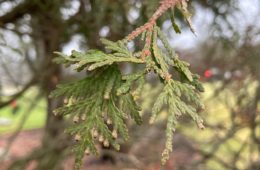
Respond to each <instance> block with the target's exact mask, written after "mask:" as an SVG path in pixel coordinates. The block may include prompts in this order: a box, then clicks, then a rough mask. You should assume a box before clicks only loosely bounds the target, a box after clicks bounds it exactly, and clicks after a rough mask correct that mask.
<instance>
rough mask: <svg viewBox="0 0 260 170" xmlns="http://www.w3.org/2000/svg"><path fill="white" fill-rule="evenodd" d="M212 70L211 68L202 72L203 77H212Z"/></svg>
mask: <svg viewBox="0 0 260 170" xmlns="http://www.w3.org/2000/svg"><path fill="white" fill-rule="evenodd" d="M212 75H213V74H212V71H211V70H206V71H205V72H204V77H206V78H210V77H212Z"/></svg>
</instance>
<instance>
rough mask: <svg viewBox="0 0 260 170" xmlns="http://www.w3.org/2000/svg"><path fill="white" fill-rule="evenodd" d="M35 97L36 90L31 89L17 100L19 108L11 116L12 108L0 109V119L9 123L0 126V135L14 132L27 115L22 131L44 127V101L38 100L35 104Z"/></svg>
mask: <svg viewBox="0 0 260 170" xmlns="http://www.w3.org/2000/svg"><path fill="white" fill-rule="evenodd" d="M36 95H37V88H31V89H30V90H29V91H28V92H27V93H26V94H25V95H24V96H22V97H21V98H19V99H18V100H17V105H18V106H19V110H18V112H17V113H16V114H15V115H13V114H12V107H11V106H7V107H4V108H3V109H0V119H9V120H10V121H11V123H10V124H8V125H0V134H3V133H8V132H12V131H15V130H16V129H17V128H18V127H19V124H20V122H21V120H22V117H23V116H24V115H28V114H29V116H28V118H27V120H26V122H25V123H24V125H23V128H22V129H23V130H25V129H36V128H41V127H43V126H44V123H45V119H46V102H45V101H44V99H39V100H38V101H37V102H35V97H36ZM33 102H35V103H34V104H35V107H34V109H33V110H31V112H28V107H30V105H31V104H32V103H33Z"/></svg>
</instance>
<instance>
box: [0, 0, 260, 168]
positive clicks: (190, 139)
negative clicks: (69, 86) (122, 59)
mask: <svg viewBox="0 0 260 170" xmlns="http://www.w3.org/2000/svg"><path fill="white" fill-rule="evenodd" d="M158 3H159V0H52V1H51V0H0V162H1V166H0V170H5V169H16V170H21V169H37V170H56V169H65V170H71V169H73V154H72V153H71V148H70V147H69V145H70V142H69V141H70V139H68V137H67V136H66V135H65V134H64V133H63V132H64V127H66V126H68V122H67V121H66V119H64V118H61V117H54V116H53V114H52V110H53V109H54V108H56V107H57V106H58V105H59V104H60V103H61V102H60V101H59V100H58V99H50V98H48V95H49V93H50V92H51V91H52V90H53V89H55V86H56V85H57V83H59V82H69V81H72V80H75V79H79V78H81V77H83V76H84V75H85V73H76V72H75V71H74V70H73V69H71V68H66V69H65V68H64V67H63V66H60V65H56V64H54V63H52V59H53V57H54V55H53V51H62V52H63V53H66V54H70V52H71V50H73V49H75V50H78V51H86V50H88V49H91V48H96V49H102V48H103V47H102V45H101V43H100V41H99V38H100V37H105V38H108V39H110V40H119V39H122V38H124V37H125V36H126V35H127V34H129V33H130V32H131V31H132V30H134V28H136V27H138V26H141V25H143V24H144V23H145V22H146V21H147V20H148V19H149V17H150V16H151V15H152V14H153V12H154V11H155V10H156V8H157V7H158ZM189 3H190V7H189V8H190V11H191V12H192V13H193V18H192V21H193V24H194V27H195V29H196V32H197V36H195V35H193V34H192V33H191V32H190V30H189V28H188V26H187V24H186V23H185V22H183V18H182V16H181V15H177V16H176V17H177V21H176V22H177V24H178V25H179V26H180V27H181V30H182V34H176V33H175V32H174V30H173V28H172V24H171V21H170V17H169V15H168V14H165V15H164V16H163V17H162V18H161V19H160V20H159V22H158V24H159V25H160V26H161V27H162V28H163V30H164V33H165V34H167V37H168V38H169V41H170V42H171V44H172V47H174V48H175V49H176V51H177V52H178V53H179V54H180V56H181V58H182V59H184V60H186V61H188V62H190V63H191V69H192V71H193V72H196V73H198V74H199V75H200V76H201V81H202V82H203V84H204V87H205V92H204V94H203V95H202V99H203V102H204V103H205V105H206V108H205V110H204V111H203V112H202V113H201V116H202V117H203V119H204V120H205V126H206V129H205V130H203V131H201V130H199V129H198V128H197V127H196V125H195V124H194V123H193V122H192V121H190V120H189V119H186V118H183V119H181V123H180V124H179V125H178V128H177V131H176V132H175V135H174V139H173V142H174V143H173V144H174V148H173V153H172V154H171V158H170V160H169V161H168V163H167V164H166V166H161V165H160V156H161V154H160V153H161V151H162V149H163V147H164V128H165V127H164V122H163V121H164V116H163V115H165V114H167V113H166V112H165V111H162V116H161V117H160V120H159V121H158V122H157V124H156V125H155V126H150V125H148V123H147V121H145V122H144V124H143V125H142V126H141V127H137V126H135V125H133V124H131V123H130V124H129V126H130V134H131V140H130V141H129V143H127V144H125V146H124V147H123V148H124V149H122V151H121V152H120V153H116V152H115V151H111V150H103V151H102V153H101V155H100V157H98V158H96V157H92V156H89V157H86V158H85V161H84V162H85V163H84V167H83V169H88V170H98V169H100V170H103V169H104V170H107V169H108V170H110V169H111V170H116V169H119V170H127V169H128V170H130V169H132V170H133V169H145V170H159V169H164V170H260V71H259V67H260V1H259V0H247V1H245V0H192V1H190V2H189ZM136 44H138V43H136ZM136 44H135V42H133V44H130V45H131V48H136V49H137V48H138V45H136ZM122 69H123V71H124V70H129V69H130V70H133V69H135V68H134V67H132V66H130V65H125V64H124V65H123V66H122ZM161 88H162V87H161V86H160V85H159V83H158V82H157V81H155V80H150V83H147V84H146V85H145V89H144V91H143V93H142V98H141V104H142V107H143V113H142V114H143V117H144V119H145V120H146V119H147V117H148V116H149V113H150V108H151V106H152V104H153V102H154V100H153V99H154V98H155V97H156V96H157V94H158V93H159V92H160V90H161Z"/></svg>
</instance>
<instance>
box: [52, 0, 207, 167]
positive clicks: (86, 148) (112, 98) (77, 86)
mask: <svg viewBox="0 0 260 170" xmlns="http://www.w3.org/2000/svg"><path fill="white" fill-rule="evenodd" d="M176 5H177V7H178V8H180V9H181V11H182V12H183V13H184V16H185V17H186V18H187V20H188V21H189V22H190V19H189V17H190V15H188V12H187V4H186V1H185V0H162V1H161V5H160V7H159V8H158V10H157V11H156V12H155V13H154V15H153V16H152V17H151V19H150V20H149V22H148V23H146V24H145V25H144V26H141V27H139V28H137V29H136V30H135V31H133V32H132V33H131V34H129V35H128V36H127V37H126V38H125V39H123V40H121V41H117V42H112V41H109V40H106V39H101V41H102V43H103V44H104V46H105V48H106V49H107V50H108V52H102V51H100V50H89V51H88V52H87V53H80V52H77V51H72V54H71V55H70V56H66V55H63V54H61V53H59V52H57V53H56V54H58V55H59V57H58V58H57V59H55V61H56V62H57V63H63V64H65V65H66V66H70V65H75V67H76V69H77V70H78V71H81V70H87V71H89V72H92V73H91V74H88V76H87V77H86V78H84V79H83V80H80V81H76V82H73V83H68V84H64V85H59V86H58V88H57V90H55V91H54V92H53V93H52V95H51V96H52V97H59V96H63V97H65V98H66V102H65V104H64V106H63V107H61V108H57V109H56V110H55V111H54V113H55V114H62V115H68V114H69V115H72V117H73V121H74V123H75V125H74V126H71V127H70V128H68V130H67V132H68V133H70V134H72V135H73V136H74V138H75V140H76V141H77V144H76V145H75V153H76V169H79V168H80V166H81V160H82V158H83V155H84V153H85V154H89V153H92V154H97V153H98V152H97V149H96V147H95V143H97V142H99V143H102V144H103V145H104V146H105V147H107V146H109V145H110V144H111V145H112V146H113V147H114V148H115V149H119V145H118V143H117V137H119V136H120V137H122V138H123V139H125V140H127V139H128V138H129V137H128V131H127V126H126V123H125V119H127V118H128V117H131V118H132V119H134V120H135V122H136V123H137V124H141V123H142V119H141V117H140V115H139V111H140V110H141V109H140V108H139V106H138V104H137V103H136V101H135V99H137V98H138V95H139V93H140V92H141V90H142V87H143V85H144V83H145V77H146V75H147V74H148V73H149V72H152V71H153V72H155V73H156V74H157V75H158V77H159V79H160V82H161V83H162V84H163V85H164V88H163V91H162V92H161V93H160V94H159V96H158V98H157V100H156V101H155V103H154V105H153V108H152V117H151V120H150V123H153V122H155V120H156V117H157V116H158V115H159V114H160V111H161V109H162V108H163V107H164V106H166V107H167V108H168V116H167V128H166V144H165V150H164V151H163V154H162V163H163V164H164V163H165V162H166V161H167V160H168V158H169V155H170V152H171V151H172V137H173V131H174V130H175V128H176V124H177V119H178V117H180V116H181V115H183V114H187V115H189V116H190V117H191V118H192V119H193V120H194V121H195V122H196V123H197V125H198V126H199V127H200V128H203V125H202V122H203V121H202V119H201V118H200V117H199V115H198V114H197V110H198V109H200V110H201V109H202V108H203V104H202V103H201V101H200V99H199V94H198V92H199V91H203V87H202V85H201V84H200V82H199V81H198V78H199V77H198V76H197V75H195V74H193V73H191V71H190V70H189V68H188V67H189V64H188V63H186V62H184V61H182V60H180V59H179V57H178V56H177V54H176V53H175V52H174V50H173V49H172V48H171V46H170V44H169V42H168V40H167V38H166V37H165V36H164V34H163V33H162V32H161V30H160V28H159V27H158V26H157V25H156V20H157V19H158V18H159V17H160V16H161V15H162V14H164V13H165V12H166V11H167V10H168V9H169V8H174V7H175V6H176ZM191 29H192V30H193V28H191ZM140 34H142V37H141V38H140V41H144V44H145V45H144V47H143V49H142V50H141V51H135V52H131V51H130V50H129V49H128V48H127V45H126V44H127V43H128V42H129V41H131V40H133V39H135V38H137V37H138V35H140ZM159 40H160V41H161V42H162V44H163V46H164V48H165V49H166V51H167V53H164V51H163V50H162V49H161V48H160V47H159V46H158V41H159ZM120 62H126V63H132V64H142V65H143V66H144V69H143V70H141V71H138V72H136V73H132V74H127V75H122V74H121V73H120V70H119V67H118V63H120ZM170 68H173V69H175V70H176V71H177V72H178V74H179V76H180V77H181V80H179V79H176V78H175V77H178V76H173V75H171V73H170V72H169V70H170ZM93 70H95V71H93Z"/></svg>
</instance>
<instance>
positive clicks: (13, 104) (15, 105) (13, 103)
mask: <svg viewBox="0 0 260 170" xmlns="http://www.w3.org/2000/svg"><path fill="white" fill-rule="evenodd" d="M10 105H11V107H12V108H16V107H17V102H16V100H13V101H12V102H11V104H10Z"/></svg>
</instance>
